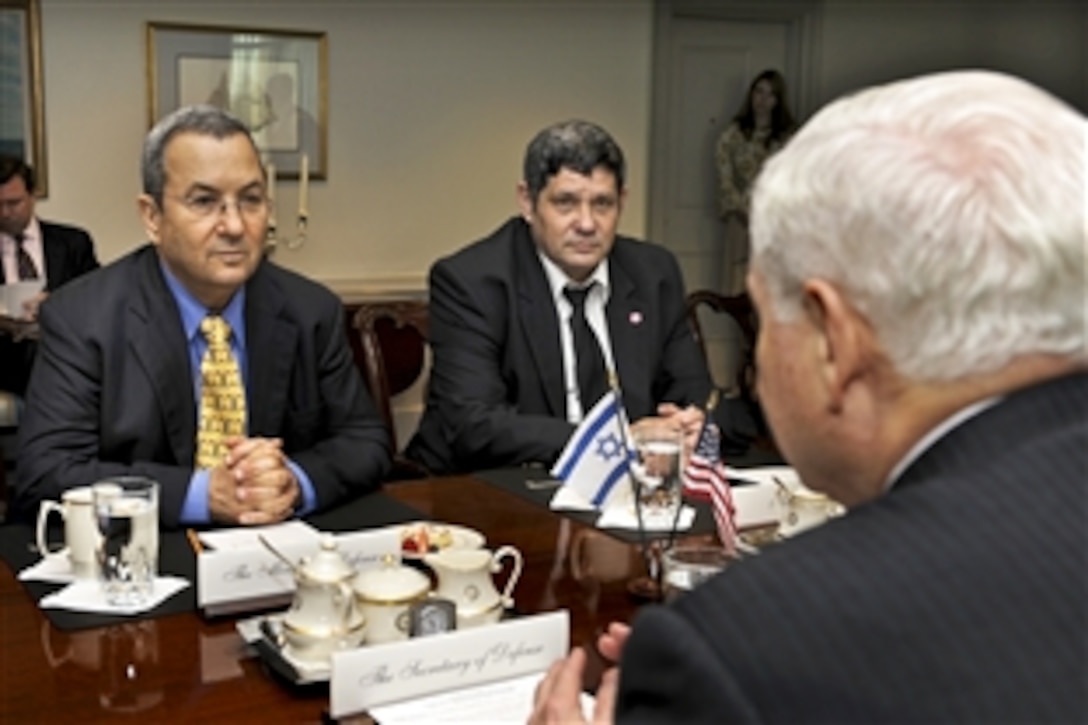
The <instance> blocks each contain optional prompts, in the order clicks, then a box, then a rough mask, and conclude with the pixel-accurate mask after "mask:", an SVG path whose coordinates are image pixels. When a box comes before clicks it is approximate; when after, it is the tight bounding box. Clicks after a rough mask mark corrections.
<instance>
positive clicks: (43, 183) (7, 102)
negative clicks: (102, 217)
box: [0, 0, 49, 197]
mask: <svg viewBox="0 0 1088 725" xmlns="http://www.w3.org/2000/svg"><path fill="white" fill-rule="evenodd" d="M0 153H5V154H10V155H12V156H18V157H20V158H21V159H23V160H24V161H26V162H27V163H28V164H30V165H31V166H33V167H34V172H35V175H36V176H37V177H38V184H37V195H38V196H41V197H44V196H45V195H46V192H47V191H48V188H49V187H48V173H47V172H48V166H47V165H46V163H45V109H44V108H43V106H42V34H41V16H40V15H39V10H38V0H0Z"/></svg>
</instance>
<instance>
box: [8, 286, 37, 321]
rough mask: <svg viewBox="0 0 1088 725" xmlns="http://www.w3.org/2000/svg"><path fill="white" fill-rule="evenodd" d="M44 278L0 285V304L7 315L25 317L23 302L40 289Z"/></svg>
mask: <svg viewBox="0 0 1088 725" xmlns="http://www.w3.org/2000/svg"><path fill="white" fill-rule="evenodd" d="M44 285H45V280H44V279H32V280H27V281H25V282H12V283H11V284H3V285H0V306H3V313H4V314H6V315H7V316H8V317H15V318H18V319H20V320H21V319H25V318H26V310H25V309H24V308H23V303H24V302H26V301H27V300H29V299H32V298H33V297H34V296H35V295H37V294H38V293H40V292H41V291H42V288H43V287H44Z"/></svg>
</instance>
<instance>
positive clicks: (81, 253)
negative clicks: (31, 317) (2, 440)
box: [0, 219, 98, 395]
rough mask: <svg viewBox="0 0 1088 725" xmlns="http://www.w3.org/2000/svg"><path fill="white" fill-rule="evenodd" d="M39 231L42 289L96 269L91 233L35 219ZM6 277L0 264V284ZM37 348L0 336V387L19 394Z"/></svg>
mask: <svg viewBox="0 0 1088 725" xmlns="http://www.w3.org/2000/svg"><path fill="white" fill-rule="evenodd" d="M38 225H39V227H40V228H41V231H42V255H43V257H44V260H45V290H46V292H53V291H54V290H56V289H58V288H59V287H61V286H62V285H64V284H65V283H66V282H69V281H71V280H73V279H75V278H76V277H79V276H80V275H82V274H86V273H87V272H90V271H93V270H95V269H98V258H97V257H96V256H95V253H94V241H93V240H92V239H91V235H90V234H88V233H87V232H85V231H84V230H82V229H79V228H78V227H70V226H67V225H65V224H52V223H50V222H45V221H42V220H41V219H39V220H38ZM7 282H8V280H7V279H6V276H5V274H4V266H3V265H2V264H0V283H4V284H6V283H7ZM36 348H37V345H36V343H34V342H33V341H32V340H22V341H20V342H12V340H11V338H10V337H7V336H0V390H8V391H11V392H13V393H18V394H20V395H21V394H23V392H25V391H26V384H27V380H28V379H29V378H30V369H31V367H32V366H33V364H34V354H35V350H36Z"/></svg>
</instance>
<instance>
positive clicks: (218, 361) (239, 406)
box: [196, 315, 246, 468]
mask: <svg viewBox="0 0 1088 725" xmlns="http://www.w3.org/2000/svg"><path fill="white" fill-rule="evenodd" d="M200 331H201V332H202V333H203V334H204V338H205V339H206V340H207V341H208V349H207V351H205V353H204V359H203V360H201V361H200V379H201V388H200V426H199V427H198V428H197V432H196V467H197V468H214V467H215V466H217V465H219V464H220V463H222V462H223V459H224V458H225V457H226V455H227V443H226V441H227V438H228V437H230V436H240V435H245V432H246V391H245V388H244V387H243V386H242V374H241V371H240V370H239V369H238V361H237V360H236V359H235V357H234V353H233V352H231V349H230V325H229V324H227V321H226V320H224V319H223V318H222V317H220V316H218V315H208V316H207V317H205V318H204V319H203V320H202V321H201V323H200Z"/></svg>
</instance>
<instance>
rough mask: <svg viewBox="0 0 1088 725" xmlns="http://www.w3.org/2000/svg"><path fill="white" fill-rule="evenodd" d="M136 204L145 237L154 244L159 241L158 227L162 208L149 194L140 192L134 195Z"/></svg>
mask: <svg viewBox="0 0 1088 725" xmlns="http://www.w3.org/2000/svg"><path fill="white" fill-rule="evenodd" d="M136 206H137V207H138V208H139V210H140V221H142V222H143V224H144V231H145V232H147V238H148V239H150V240H151V241H152V243H154V244H158V243H159V227H160V225H161V223H162V209H160V208H159V205H158V203H156V201H155V200H154V199H152V198H151V195H150V194H140V195H139V196H138V197H136Z"/></svg>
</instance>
